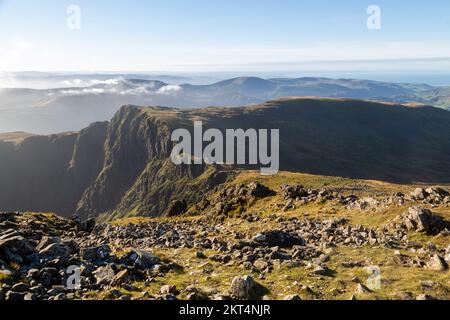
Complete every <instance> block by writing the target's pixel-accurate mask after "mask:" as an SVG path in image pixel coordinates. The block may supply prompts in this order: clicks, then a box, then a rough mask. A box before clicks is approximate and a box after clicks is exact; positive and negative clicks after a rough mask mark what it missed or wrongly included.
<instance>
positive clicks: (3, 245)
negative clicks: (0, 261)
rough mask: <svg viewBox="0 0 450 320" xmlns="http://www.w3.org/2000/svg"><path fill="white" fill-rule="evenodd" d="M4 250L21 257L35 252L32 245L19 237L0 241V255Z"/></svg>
mask: <svg viewBox="0 0 450 320" xmlns="http://www.w3.org/2000/svg"><path fill="white" fill-rule="evenodd" d="M6 250H9V251H13V252H16V253H17V254H19V255H20V256H22V257H23V256H26V255H30V254H33V253H35V252H36V250H35V246H34V245H33V243H32V242H31V241H29V240H27V239H25V238H24V237H22V236H19V235H13V236H10V237H5V238H3V237H2V238H1V239H0V255H2V252H4V251H6Z"/></svg>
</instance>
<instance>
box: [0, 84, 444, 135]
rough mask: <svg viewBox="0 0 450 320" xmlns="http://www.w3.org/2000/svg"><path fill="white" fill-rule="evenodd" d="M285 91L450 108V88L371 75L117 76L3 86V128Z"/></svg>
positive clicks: (235, 101)
mask: <svg viewBox="0 0 450 320" xmlns="http://www.w3.org/2000/svg"><path fill="white" fill-rule="evenodd" d="M285 96H317V97H328V98H353V99H366V100H374V101H381V102H392V103H402V104H405V103H414V104H428V105H434V106H438V107H443V108H446V107H448V105H449V101H448V99H449V98H448V97H449V93H448V88H445V87H432V86H428V85H416V84H395V83H386V82H376V81H368V80H353V79H328V78H298V79H261V78H255V77H241V78H234V79H228V80H224V81H220V82H217V83H213V84H209V85H192V84H176V85H174V84H168V83H165V82H162V81H154V80H145V79H123V78H115V79H108V80H102V81H98V82H95V84H92V85H88V86H84V87H68V88H57V89H46V90H33V89H20V88H16V89H0V132H11V131H27V132H32V133H35V134H50V133H58V132H63V131H78V130H81V129H82V128H84V127H86V126H88V125H89V124H90V123H92V122H95V121H106V120H109V119H111V118H112V117H113V116H114V114H115V113H116V112H117V111H118V110H119V109H120V107H121V106H122V105H126V104H132V105H153V106H170V107H176V108H203V107H208V106H219V107H239V106H242V105H251V104H260V103H263V102H265V101H268V100H272V99H276V98H280V97H285Z"/></svg>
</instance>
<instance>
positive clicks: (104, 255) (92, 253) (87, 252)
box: [81, 245, 111, 264]
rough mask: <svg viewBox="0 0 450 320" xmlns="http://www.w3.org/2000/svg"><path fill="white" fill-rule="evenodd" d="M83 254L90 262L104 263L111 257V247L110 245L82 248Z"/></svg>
mask: <svg viewBox="0 0 450 320" xmlns="http://www.w3.org/2000/svg"><path fill="white" fill-rule="evenodd" d="M81 256H82V257H83V260H86V261H88V262H91V263H95V264H102V263H104V261H106V260H108V259H109V258H110V256H111V248H110V247H109V246H108V245H102V246H99V247H91V248H85V249H82V250H81Z"/></svg>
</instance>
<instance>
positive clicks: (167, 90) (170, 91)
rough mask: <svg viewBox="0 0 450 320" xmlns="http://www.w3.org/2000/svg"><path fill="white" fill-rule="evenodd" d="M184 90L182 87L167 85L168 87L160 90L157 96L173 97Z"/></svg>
mask: <svg viewBox="0 0 450 320" xmlns="http://www.w3.org/2000/svg"><path fill="white" fill-rule="evenodd" d="M182 90H183V87H181V86H179V85H167V86H164V87H162V88H160V89H159V90H158V91H157V94H162V95H172V94H177V93H178V92H180V91H182Z"/></svg>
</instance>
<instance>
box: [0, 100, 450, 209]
mask: <svg viewBox="0 0 450 320" xmlns="http://www.w3.org/2000/svg"><path fill="white" fill-rule="evenodd" d="M196 119H197V120H198V119H201V120H202V121H203V124H204V127H205V128H217V129H219V130H221V131H223V130H225V129H227V128H233V129H237V128H242V129H249V128H255V129H259V128H265V129H276V128H279V129H280V160H281V162H280V165H281V167H280V169H281V170H282V171H290V172H303V173H309V174H317V175H325V176H342V177H350V178H361V179H368V180H381V181H390V182H401V183H416V182H417V183H419V182H425V183H447V182H450V181H449V178H448V177H450V169H449V168H450V146H449V145H448V141H449V140H450V129H449V128H450V125H449V124H450V113H449V112H448V111H445V110H442V109H438V108H434V107H427V106H423V107H417V108H411V107H407V106H403V105H395V104H382V103H376V102H369V101H363V100H352V99H312V98H304V97H303V98H292V97H291V98H284V99H277V100H272V101H268V102H266V103H264V104H261V105H255V106H247V107H240V108H207V109H190V110H182V109H171V108H164V107H138V106H132V105H127V106H123V107H122V108H121V109H120V110H119V112H118V113H117V114H116V116H115V117H114V118H113V119H112V121H111V122H98V123H94V124H92V125H91V126H89V127H88V128H86V129H83V130H82V131H80V132H70V133H65V134H59V135H50V136H34V137H29V138H25V139H24V140H23V141H22V142H20V143H18V144H14V143H11V142H4V141H3V142H2V141H0V162H1V163H2V164H3V165H2V166H1V167H0V189H1V190H4V191H3V192H2V193H0V205H1V206H2V207H1V208H0V210H6V211H33V212H36V211H42V212H47V211H51V212H57V213H59V214H61V215H64V216H69V215H71V214H73V213H74V212H77V213H78V214H79V215H81V216H85V217H88V216H98V215H100V214H107V215H112V216H114V217H121V216H126V215H130V214H131V215H143V216H164V215H168V214H169V212H170V211H171V210H170V209H171V208H170V207H171V203H172V202H174V201H183V200H186V201H187V202H188V203H194V202H195V201H198V200H199V197H200V196H201V194H202V193H204V191H205V190H210V189H212V188H214V187H215V186H216V185H218V184H221V183H223V182H225V181H226V180H227V179H228V178H229V177H230V176H232V175H233V174H234V172H235V171H236V170H249V169H254V168H252V167H246V166H240V167H224V166H205V165H197V166H195V165H191V166H185V165H182V166H176V165H174V164H173V163H172V162H171V160H170V158H169V156H170V153H171V150H172V148H173V143H172V142H171V141H170V134H171V132H172V131H173V130H174V129H178V128H186V129H188V130H192V123H193V121H194V120H196Z"/></svg>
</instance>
